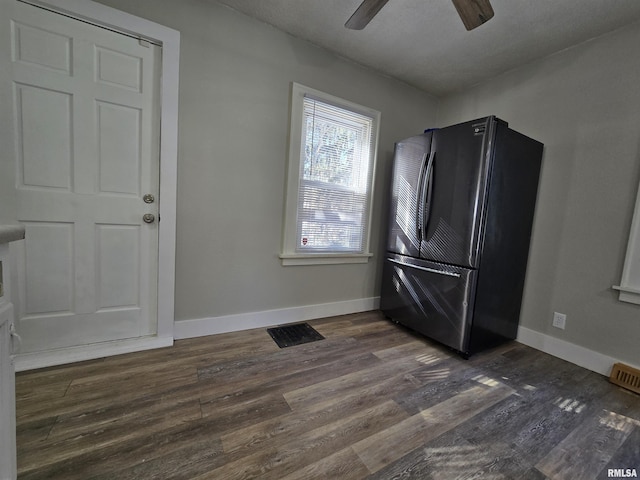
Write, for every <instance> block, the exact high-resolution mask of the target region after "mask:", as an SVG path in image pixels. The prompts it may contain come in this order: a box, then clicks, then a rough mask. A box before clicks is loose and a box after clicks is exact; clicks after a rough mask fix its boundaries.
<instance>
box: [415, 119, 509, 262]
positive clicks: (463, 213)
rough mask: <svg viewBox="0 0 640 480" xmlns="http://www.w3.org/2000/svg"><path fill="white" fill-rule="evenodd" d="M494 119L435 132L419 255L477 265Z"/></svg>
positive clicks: (437, 260)
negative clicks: (433, 154)
mask: <svg viewBox="0 0 640 480" xmlns="http://www.w3.org/2000/svg"><path fill="white" fill-rule="evenodd" d="M495 122H496V120H495V118H494V117H487V118H486V119H480V120H476V121H472V122H467V123H463V124H459V125H453V126H451V127H447V128H444V129H442V130H436V131H435V132H434V134H433V146H432V150H435V156H434V157H433V159H432V160H431V162H430V164H429V169H428V170H429V174H428V177H427V182H426V186H425V191H427V192H428V193H427V194H425V195H423V197H424V199H425V207H424V210H423V211H424V215H423V219H422V224H423V225H422V228H423V232H424V233H423V235H422V239H421V246H420V257H422V258H424V259H427V260H432V261H436V262H443V263H448V264H453V265H460V266H465V267H470V268H476V267H477V266H478V255H479V248H480V242H481V236H482V228H481V226H482V217H483V212H484V204H485V196H486V185H487V177H488V173H489V167H490V160H491V154H490V152H491V141H492V138H493V135H494V130H495V128H494V126H495Z"/></svg>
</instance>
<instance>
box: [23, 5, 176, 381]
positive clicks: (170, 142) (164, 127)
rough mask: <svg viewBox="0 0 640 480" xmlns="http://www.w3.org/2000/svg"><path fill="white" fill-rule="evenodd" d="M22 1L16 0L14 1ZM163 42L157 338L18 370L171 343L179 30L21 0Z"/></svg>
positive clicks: (28, 358)
mask: <svg viewBox="0 0 640 480" xmlns="http://www.w3.org/2000/svg"><path fill="white" fill-rule="evenodd" d="M15 1H20V0H15ZM21 1H24V2H25V3H30V4H33V5H36V6H41V7H44V8H46V9H49V10H51V11H54V12H59V13H63V14H67V15H69V16H72V17H75V18H79V19H82V20H85V21H88V22H90V23H94V24H96V25H99V26H103V27H108V28H111V29H114V30H116V31H119V32H122V33H127V34H130V35H132V36H136V37H140V38H144V39H146V40H150V41H153V42H154V43H158V44H159V45H161V46H162V66H161V68H162V78H161V82H160V102H161V105H160V112H161V113H160V116H161V122H160V202H159V209H160V217H161V221H160V222H159V224H158V228H159V243H158V250H159V251H158V330H157V334H156V336H155V337H153V338H151V339H149V338H142V339H130V340H121V341H114V342H108V343H107V344H105V345H91V346H87V347H72V348H70V349H64V350H65V351H64V352H53V353H50V354H49V353H44V354H25V355H18V356H17V357H16V371H20V370H28V369H32V368H40V367H44V366H50V365H55V364H59V363H67V362H70V361H80V360H88V359H91V358H99V357H103V356H106V355H113V354H118V353H127V352H132V351H139V350H145V349H149V348H157V347H162V346H169V345H172V344H173V328H174V302H175V298H174V296H175V250H176V193H177V167H178V80H179V62H180V32H178V31H177V30H174V29H172V28H168V27H165V26H163V25H159V24H157V23H154V22H151V21H149V20H146V19H143V18H140V17H136V16H134V15H131V14H128V13H125V12H121V11H120V10H116V9H114V8H111V7H107V6H105V5H102V4H100V3H96V2H93V1H89V0H21Z"/></svg>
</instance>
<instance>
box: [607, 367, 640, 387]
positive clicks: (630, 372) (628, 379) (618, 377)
mask: <svg viewBox="0 0 640 480" xmlns="http://www.w3.org/2000/svg"><path fill="white" fill-rule="evenodd" d="M609 381H610V382H611V383H615V384H616V385H619V386H621V387H623V388H626V389H627V390H631V391H632V392H635V393H640V370H637V369H635V368H633V367H630V366H629V365H625V364H624V363H616V364H615V365H614V366H613V369H612V370H611V376H610V377H609Z"/></svg>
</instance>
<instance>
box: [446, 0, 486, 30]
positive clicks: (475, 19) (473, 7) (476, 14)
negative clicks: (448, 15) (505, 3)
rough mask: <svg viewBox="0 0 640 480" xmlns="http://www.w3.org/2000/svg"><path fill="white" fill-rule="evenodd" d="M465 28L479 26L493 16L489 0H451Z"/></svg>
mask: <svg viewBox="0 0 640 480" xmlns="http://www.w3.org/2000/svg"><path fill="white" fill-rule="evenodd" d="M451 1H452V2H453V4H454V5H455V6H456V10H457V11H458V15H460V18H461V19H462V23H464V26H465V27H466V29H467V30H473V29H474V28H476V27H479V26H480V25H482V24H483V23H485V22H486V21H488V20H489V19H490V18H492V17H493V8H491V4H490V3H489V0H451Z"/></svg>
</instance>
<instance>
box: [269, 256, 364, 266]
mask: <svg viewBox="0 0 640 480" xmlns="http://www.w3.org/2000/svg"><path fill="white" fill-rule="evenodd" d="M370 257H373V253H307V254H304V253H291V254H289V253H283V254H281V255H280V259H281V260H282V265H283V266H285V267H287V266H291V265H339V264H344V263H367V262H368V261H369V258H370Z"/></svg>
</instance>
